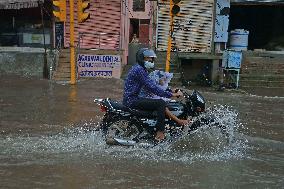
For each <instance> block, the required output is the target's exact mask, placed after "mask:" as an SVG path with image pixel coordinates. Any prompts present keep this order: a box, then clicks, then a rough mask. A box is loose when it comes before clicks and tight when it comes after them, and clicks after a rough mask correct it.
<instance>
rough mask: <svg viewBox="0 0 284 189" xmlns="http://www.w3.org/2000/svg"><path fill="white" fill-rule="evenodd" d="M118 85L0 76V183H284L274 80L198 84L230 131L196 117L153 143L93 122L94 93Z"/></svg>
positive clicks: (113, 91)
mask: <svg viewBox="0 0 284 189" xmlns="http://www.w3.org/2000/svg"><path fill="white" fill-rule="evenodd" d="M192 89H193V88H189V90H192ZM122 90H123V81H121V80H115V79H108V80H107V79H96V80H85V81H80V82H78V83H77V85H74V86H70V85H69V84H64V83H61V84H59V83H54V82H51V81H48V80H39V79H33V78H24V77H16V76H13V77H12V76H7V75H2V76H0V188H1V189H2V188H3V189H6V188H20V189H24V188H29V189H30V188H56V189H71V188H74V189H75V188H76V189H77V188H83V189H84V188H86V189H90V188H95V189H109V188H117V189H125V188H151V189H152V188H167V189H172V188H178V189H180V188H185V189H188V188H198V189H199V188H210V189H211V188H218V189H219V188H225V189H227V188H284V91H283V89H241V90H234V91H229V90H225V91H223V92H220V91H217V90H215V89H213V88H199V89H198V90H199V91H200V92H201V93H202V94H203V95H204V97H205V99H206V102H207V108H208V109H207V111H208V112H211V113H212V114H215V115H216V116H217V117H218V119H219V121H220V122H222V123H223V124H224V125H226V127H227V129H228V130H230V131H231V132H230V140H227V139H225V137H224V136H223V135H222V133H220V132H219V131H216V130H214V129H212V128H206V127H205V128H203V129H201V130H199V131H198V132H196V133H194V134H192V135H187V136H184V137H182V138H181V139H179V140H178V141H175V142H173V143H170V144H167V143H163V144H160V145H157V146H155V147H152V148H145V147H139V146H135V147H123V146H107V145H106V144H105V142H104V140H103V139H104V138H103V136H102V135H101V133H100V132H99V131H95V130H94V129H93V128H95V127H97V125H98V122H99V121H100V119H101V118H102V115H103V114H102V113H101V112H100V109H99V107H98V106H97V105H96V104H95V103H94V102H93V100H94V98H106V97H110V98H112V99H116V100H120V99H121V97H122Z"/></svg>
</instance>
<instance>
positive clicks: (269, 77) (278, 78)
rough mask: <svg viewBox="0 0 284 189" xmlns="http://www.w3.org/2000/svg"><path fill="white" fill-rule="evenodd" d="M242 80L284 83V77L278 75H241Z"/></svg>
mask: <svg viewBox="0 0 284 189" xmlns="http://www.w3.org/2000/svg"><path fill="white" fill-rule="evenodd" d="M240 78H241V79H244V80H247V79H252V80H256V79H259V80H268V81H284V75H276V74H273V75H271V74H263V75H262V74H240Z"/></svg>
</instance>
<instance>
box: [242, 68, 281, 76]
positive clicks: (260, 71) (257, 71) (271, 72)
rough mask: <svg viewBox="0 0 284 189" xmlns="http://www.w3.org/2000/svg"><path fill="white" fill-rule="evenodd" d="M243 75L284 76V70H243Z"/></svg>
mask: <svg viewBox="0 0 284 189" xmlns="http://www.w3.org/2000/svg"><path fill="white" fill-rule="evenodd" d="M241 74H251V75H266V74H268V75H274V74H275V75H283V74H284V69H283V70H282V69H281V70H279V69H267V70H266V69H252V68H242V69H241Z"/></svg>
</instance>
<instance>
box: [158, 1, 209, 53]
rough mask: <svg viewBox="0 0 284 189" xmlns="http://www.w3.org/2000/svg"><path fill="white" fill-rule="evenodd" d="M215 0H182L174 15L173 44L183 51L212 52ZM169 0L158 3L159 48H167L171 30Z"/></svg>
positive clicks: (161, 49) (164, 49) (162, 49)
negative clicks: (178, 10) (177, 14)
mask: <svg viewBox="0 0 284 189" xmlns="http://www.w3.org/2000/svg"><path fill="white" fill-rule="evenodd" d="M214 2H215V1H214V0H182V1H181V2H180V9H181V10H180V15H179V16H175V17H174V34H173V37H174V40H173V41H172V45H173V46H177V47H178V49H179V51H182V52H211V44H212V34H213V20H214V19H213V15H214V14H213V11H214ZM169 7H170V5H169V1H161V0H160V1H159V3H158V26H157V49H158V50H160V51H166V50H167V43H168V36H169V30H170V26H169V25H170V16H169V9H170V8H169Z"/></svg>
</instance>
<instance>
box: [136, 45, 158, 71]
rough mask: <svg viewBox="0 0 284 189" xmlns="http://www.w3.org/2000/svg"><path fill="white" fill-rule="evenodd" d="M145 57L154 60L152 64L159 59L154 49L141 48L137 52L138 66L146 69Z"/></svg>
mask: <svg viewBox="0 0 284 189" xmlns="http://www.w3.org/2000/svg"><path fill="white" fill-rule="evenodd" d="M145 57H150V58H152V61H151V62H152V63H153V62H154V59H155V58H157V55H156V53H155V52H154V51H153V50H152V49H148V48H141V49H139V50H138V51H137V53H136V61H137V63H138V64H140V65H141V66H143V67H145V65H144V63H145V61H144V58H145Z"/></svg>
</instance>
